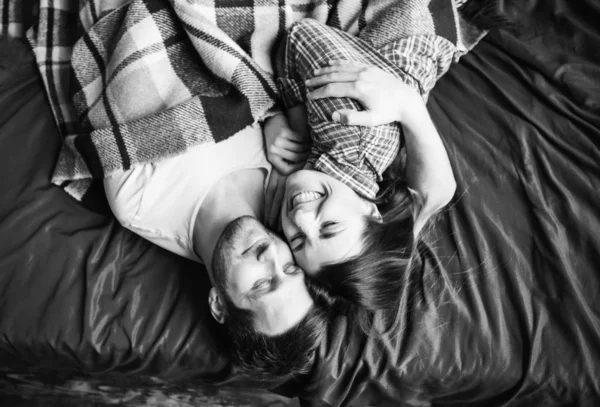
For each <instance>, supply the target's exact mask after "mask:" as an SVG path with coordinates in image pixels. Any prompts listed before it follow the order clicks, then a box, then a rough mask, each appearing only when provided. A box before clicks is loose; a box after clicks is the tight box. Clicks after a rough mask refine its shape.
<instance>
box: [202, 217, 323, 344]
mask: <svg viewBox="0 0 600 407" xmlns="http://www.w3.org/2000/svg"><path fill="white" fill-rule="evenodd" d="M213 259H214V260H215V261H214V262H213V265H214V267H213V277H214V279H215V283H216V285H217V286H221V287H223V286H224V287H225V290H226V291H227V295H228V296H229V298H230V300H231V302H232V303H233V304H234V305H235V306H237V307H238V308H241V309H247V310H250V311H252V312H253V313H254V316H255V318H254V329H256V330H257V331H258V332H261V333H264V334H266V335H270V336H272V335H278V334H281V333H283V332H285V331H287V330H288V329H290V328H292V327H293V326H295V325H296V324H297V323H299V322H300V321H301V320H302V319H303V318H304V317H305V316H306V314H307V313H308V311H309V310H310V309H311V307H312V306H313V300H312V298H311V296H310V295H309V293H308V290H307V288H306V285H305V284H304V273H303V272H302V270H301V269H300V268H298V267H297V266H296V264H295V263H294V258H293V256H292V253H291V251H290V249H289V247H288V245H287V244H286V243H285V242H284V241H283V240H281V239H280V238H279V237H277V236H276V235H275V234H273V233H272V232H270V231H269V230H268V229H266V228H265V227H264V226H263V225H262V224H261V223H260V222H259V221H258V220H257V219H256V218H253V217H249V216H243V217H240V218H238V219H236V220H235V221H233V222H232V223H231V224H230V225H228V226H227V227H226V228H225V230H224V231H223V235H222V236H221V238H220V239H219V242H218V243H217V246H216V248H215V253H214V256H213ZM223 279H224V281H225V284H218V282H222V281H223Z"/></svg>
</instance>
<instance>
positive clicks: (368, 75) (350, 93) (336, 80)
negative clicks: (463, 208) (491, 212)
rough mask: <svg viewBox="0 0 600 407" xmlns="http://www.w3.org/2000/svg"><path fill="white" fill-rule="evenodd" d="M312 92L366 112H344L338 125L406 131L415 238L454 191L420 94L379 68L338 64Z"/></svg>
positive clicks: (312, 83)
mask: <svg viewBox="0 0 600 407" xmlns="http://www.w3.org/2000/svg"><path fill="white" fill-rule="evenodd" d="M306 85H307V86H309V87H312V88H313V89H314V90H313V91H312V92H310V93H309V94H308V98H310V99H320V98H325V97H350V98H353V99H356V100H357V101H359V102H360V103H361V105H362V106H363V107H364V110H363V111H360V112H359V111H353V110H344V111H338V112H337V114H334V116H333V118H334V120H337V121H340V122H342V123H346V124H352V125H362V126H377V125H381V124H385V123H390V122H393V121H397V122H400V123H401V124H402V126H403V128H404V134H405V139H406V140H405V141H406V156H407V163H406V181H407V183H408V186H409V187H410V188H412V189H413V190H415V191H416V192H417V194H418V195H419V197H420V198H421V208H420V211H419V215H418V216H417V219H416V220H415V233H418V231H419V230H420V229H421V228H422V227H423V225H424V224H425V223H426V221H427V219H429V218H430V217H431V215H433V214H435V212H437V211H438V210H439V209H441V208H442V207H444V206H445V205H446V204H447V203H448V202H449V201H450V199H452V196H453V195H454V191H455V190H456V181H455V179H454V174H453V172H452V167H451V165H450V160H449V159H448V154H447V153H446V148H445V146H444V144H443V142H442V140H441V138H440V136H439V134H438V132H437V130H436V128H435V125H434V124H433V122H432V120H431V117H430V116H429V113H428V112H427V107H426V106H425V103H424V101H423V99H422V98H421V96H420V95H419V93H418V92H417V91H416V90H415V89H413V88H412V87H410V86H408V85H406V84H405V83H404V82H402V80H400V79H398V78H396V77H395V76H393V75H391V74H388V73H386V72H384V71H382V70H381V69H379V68H376V67H369V66H365V65H362V64H357V63H353V62H348V61H334V62H332V63H331V65H330V66H329V67H325V68H321V69H319V70H317V71H316V72H315V77H314V78H313V79H311V80H309V81H307V82H306Z"/></svg>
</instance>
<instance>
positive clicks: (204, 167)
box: [104, 125, 271, 262]
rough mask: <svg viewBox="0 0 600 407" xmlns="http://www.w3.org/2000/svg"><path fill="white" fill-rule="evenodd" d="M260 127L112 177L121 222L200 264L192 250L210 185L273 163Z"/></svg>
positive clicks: (110, 190) (112, 198) (109, 189)
mask: <svg viewBox="0 0 600 407" xmlns="http://www.w3.org/2000/svg"><path fill="white" fill-rule="evenodd" d="M263 146H264V143H263V134H262V129H261V127H260V126H259V125H255V126H249V127H247V128H245V129H244V130H242V131H240V132H239V133H237V134H235V135H234V136H232V137H230V138H228V139H227V140H224V141H222V142H220V143H216V144H214V143H209V144H201V145H198V146H195V147H192V148H190V149H189V150H188V151H186V152H185V153H183V154H181V155H177V156H174V157H170V158H167V159H164V160H161V161H158V162H156V163H149V164H145V165H140V166H136V167H135V168H133V169H131V170H129V171H125V172H121V173H118V174H114V175H111V176H109V177H107V178H105V180H104V188H105V190H106V196H107V198H108V202H109V204H110V206H111V209H112V211H113V213H114V214H115V216H116V217H117V219H118V220H119V222H120V223H121V224H122V225H123V226H125V227H126V228H128V229H130V230H131V231H133V232H135V233H136V234H138V235H140V236H142V237H144V238H146V239H148V240H150V241H151V242H153V243H155V244H157V245H158V246H161V247H163V248H165V249H167V250H169V251H171V252H173V253H176V254H179V255H180V256H184V257H187V258H189V259H192V260H195V261H198V262H202V259H200V258H198V256H197V255H196V254H195V253H194V248H193V239H192V238H193V236H194V224H195V222H196V215H197V214H198V210H199V209H200V206H201V205H202V202H203V201H204V198H205V197H206V194H207V193H208V191H209V190H210V188H211V187H212V186H213V185H214V184H215V183H216V182H218V181H219V179H220V178H222V177H223V176H225V175H227V174H229V173H231V172H234V171H237V170H241V169H252V168H264V169H265V170H266V173H267V177H266V178H265V185H266V182H267V181H268V177H269V174H270V172H271V164H270V163H269V162H268V161H267V157H266V156H265V152H264V147H263Z"/></svg>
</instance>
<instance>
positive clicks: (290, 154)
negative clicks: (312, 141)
mask: <svg viewBox="0 0 600 407" xmlns="http://www.w3.org/2000/svg"><path fill="white" fill-rule="evenodd" d="M269 152H270V153H271V155H273V156H277V157H279V158H282V159H284V160H286V161H289V162H291V163H294V164H295V163H302V162H304V161H305V160H306V159H307V158H308V154H309V153H310V151H305V152H300V153H297V152H294V151H290V150H286V149H285V148H281V147H278V146H276V145H274V144H273V145H271V146H270V147H269Z"/></svg>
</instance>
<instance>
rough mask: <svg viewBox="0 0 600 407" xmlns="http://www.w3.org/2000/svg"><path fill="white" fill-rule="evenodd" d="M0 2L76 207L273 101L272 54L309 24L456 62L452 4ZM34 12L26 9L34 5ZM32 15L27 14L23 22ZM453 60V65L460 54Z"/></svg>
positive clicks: (234, 127)
mask: <svg viewBox="0 0 600 407" xmlns="http://www.w3.org/2000/svg"><path fill="white" fill-rule="evenodd" d="M417 2H419V3H421V2H423V0H371V1H367V0H337V1H336V0H262V1H251V0H212V1H210V0H171V1H169V2H167V1H166V0H102V1H101V0H79V1H77V0H39V4H35V2H31V1H24V2H22V1H21V0H1V1H0V5H1V7H0V10H1V15H0V32H2V33H4V34H9V35H18V34H19V32H21V31H23V25H22V22H21V21H19V20H20V16H22V15H28V13H25V12H23V10H22V9H23V8H24V7H34V8H35V13H34V15H35V14H37V23H34V24H33V26H32V28H31V29H30V30H28V32H27V37H28V39H29V41H30V42H31V45H32V48H33V51H34V53H35V56H36V59H37V62H38V66H39V69H40V71H41V74H42V78H43V80H44V83H45V86H46V90H47V93H48V96H49V100H50V103H51V105H52V109H53V112H54V115H55V118H56V122H57V125H58V128H59V130H60V132H61V134H62V135H63V137H64V143H63V147H62V150H61V152H60V155H59V159H58V163H57V166H56V169H55V172H54V176H53V182H54V183H55V184H57V185H61V186H62V187H63V188H65V190H67V192H69V193H70V194H71V195H73V196H74V197H75V198H76V199H82V198H83V197H84V196H85V194H86V193H87V192H88V191H89V189H90V186H91V185H92V182H93V180H94V179H101V178H103V177H105V176H108V175H110V174H112V173H115V172H117V171H123V170H127V169H129V168H131V167H133V166H135V165H138V164H141V163H147V162H152V161H156V160H160V159H162V158H165V157H168V156H172V155H175V154H179V153H181V152H183V151H186V150H187V149H188V148H189V147H191V146H194V145H197V144H200V143H217V142H220V141H222V140H225V139H227V138H228V137H230V136H232V135H233V134H235V133H237V132H238V131H240V130H241V129H243V128H244V127H246V126H248V125H250V124H253V123H256V122H258V121H261V120H263V119H264V118H265V117H268V115H269V114H271V111H272V110H273V108H274V107H275V106H276V104H277V102H278V94H277V87H276V86H275V83H274V81H273V75H272V72H273V69H272V62H271V50H272V48H273V46H274V44H275V43H276V41H277V40H278V39H279V38H280V37H281V36H282V34H283V33H284V32H285V31H286V30H287V28H288V27H290V26H291V25H292V24H293V23H294V22H295V21H298V20H300V19H303V18H305V17H310V18H313V19H315V20H318V21H320V22H323V23H325V24H327V25H330V26H333V27H335V28H338V29H341V30H343V31H346V32H348V33H350V34H352V35H358V34H359V33H361V32H365V31H368V32H369V33H370V34H369V35H370V37H371V38H373V39H374V40H375V41H379V42H381V43H385V41H386V39H387V38H388V37H389V35H388V34H390V33H394V32H397V31H398V30H399V29H400V28H399V27H402V26H403V24H406V23H407V22H410V23H411V27H412V30H413V31H414V30H417V31H418V30H422V31H423V32H424V33H427V34H431V33H435V34H436V35H440V36H443V37H445V38H447V39H448V40H450V41H451V42H452V43H454V44H456V45H457V48H458V49H459V50H461V52H463V53H464V52H466V51H467V50H468V49H469V48H470V47H471V46H472V45H473V41H472V40H469V41H470V42H466V41H465V38H467V37H466V36H465V35H463V33H466V32H467V31H468V32H469V37H468V38H469V39H472V38H473V36H472V32H473V27H463V26H462V25H460V24H459V21H460V19H459V15H458V11H457V10H458V7H459V6H460V5H461V4H462V3H463V2H464V0H463V1H460V0H458V1H457V0H427V1H426V2H427V3H429V4H428V7H426V8H425V10H426V12H416V11H415V10H422V8H420V7H414V4H415V3H417ZM32 3H33V4H32ZM29 14H31V13H29ZM461 52H459V53H458V54H457V57H458V55H460V53H461Z"/></svg>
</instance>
